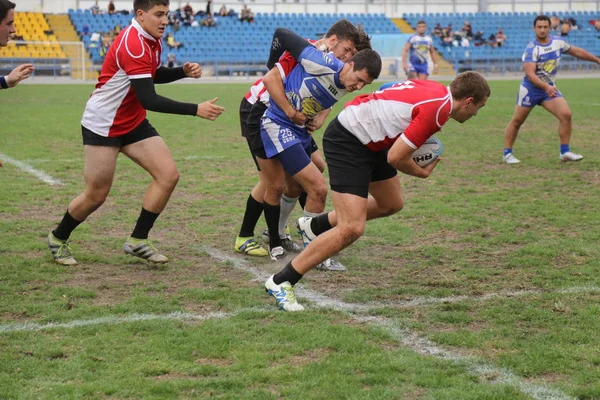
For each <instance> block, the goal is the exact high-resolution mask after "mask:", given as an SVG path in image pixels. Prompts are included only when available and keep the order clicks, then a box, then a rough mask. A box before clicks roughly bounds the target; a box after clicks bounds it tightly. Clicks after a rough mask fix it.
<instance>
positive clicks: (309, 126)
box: [306, 113, 326, 135]
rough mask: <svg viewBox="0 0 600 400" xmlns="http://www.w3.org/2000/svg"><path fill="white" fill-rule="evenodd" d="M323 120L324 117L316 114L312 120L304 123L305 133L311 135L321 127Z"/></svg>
mask: <svg viewBox="0 0 600 400" xmlns="http://www.w3.org/2000/svg"><path fill="white" fill-rule="evenodd" d="M325 119H326V116H325V115H321V113H318V114H317V115H315V116H314V117H313V118H311V119H309V120H308V121H306V131H307V132H308V133H310V134H311V135H312V134H313V132H315V131H318V130H319V129H320V128H321V127H322V126H323V124H324V123H325Z"/></svg>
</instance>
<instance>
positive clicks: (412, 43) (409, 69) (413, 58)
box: [402, 21, 438, 79]
mask: <svg viewBox="0 0 600 400" xmlns="http://www.w3.org/2000/svg"><path fill="white" fill-rule="evenodd" d="M425 32H427V24H426V23H425V21H419V22H417V33H415V34H414V35H412V36H411V37H409V38H408V40H407V41H406V44H405V45H404V48H403V49H402V68H403V69H404V72H406V77H407V78H408V79H427V77H428V76H429V60H430V59H431V60H432V61H433V73H434V74H435V73H437V68H438V65H437V54H436V53H435V49H434V48H433V39H432V38H431V36H429V35H426V34H425ZM409 51H410V57H407V55H408V52H409Z"/></svg>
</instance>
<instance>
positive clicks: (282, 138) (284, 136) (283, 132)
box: [279, 128, 296, 144]
mask: <svg viewBox="0 0 600 400" xmlns="http://www.w3.org/2000/svg"><path fill="white" fill-rule="evenodd" d="M293 140H296V135H294V132H292V130H291V129H289V128H281V129H280V130H279V142H281V144H285V143H289V142H291V141H293Z"/></svg>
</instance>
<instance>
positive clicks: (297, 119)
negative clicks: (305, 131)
mask: <svg viewBox="0 0 600 400" xmlns="http://www.w3.org/2000/svg"><path fill="white" fill-rule="evenodd" d="M288 118H289V119H290V121H292V122H293V123H294V124H296V125H300V126H303V125H305V124H306V120H307V119H308V118H306V115H304V114H302V113H301V112H300V111H297V110H294V115H292V116H291V117H290V116H289V115H288Z"/></svg>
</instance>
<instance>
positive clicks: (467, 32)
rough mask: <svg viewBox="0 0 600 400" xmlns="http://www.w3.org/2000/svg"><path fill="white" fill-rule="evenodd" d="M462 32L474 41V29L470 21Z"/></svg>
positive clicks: (465, 24) (464, 25)
mask: <svg viewBox="0 0 600 400" xmlns="http://www.w3.org/2000/svg"><path fill="white" fill-rule="evenodd" d="M461 31H462V33H463V34H464V36H465V37H466V38H467V39H468V40H473V28H472V27H471V23H470V22H469V21H465V23H464V24H463V27H462V29H461Z"/></svg>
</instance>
